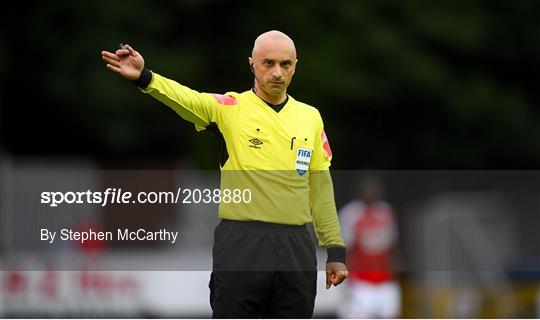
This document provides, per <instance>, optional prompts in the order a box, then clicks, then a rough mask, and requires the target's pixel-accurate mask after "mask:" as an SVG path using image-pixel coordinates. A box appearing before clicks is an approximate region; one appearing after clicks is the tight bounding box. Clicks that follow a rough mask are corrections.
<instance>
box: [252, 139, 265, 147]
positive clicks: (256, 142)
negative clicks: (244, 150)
mask: <svg viewBox="0 0 540 320" xmlns="http://www.w3.org/2000/svg"><path fill="white" fill-rule="evenodd" d="M249 142H250V143H251V144H250V145H249V147H250V148H255V149H260V148H261V147H260V145H261V144H263V143H262V141H261V140H259V139H255V138H254V139H249Z"/></svg>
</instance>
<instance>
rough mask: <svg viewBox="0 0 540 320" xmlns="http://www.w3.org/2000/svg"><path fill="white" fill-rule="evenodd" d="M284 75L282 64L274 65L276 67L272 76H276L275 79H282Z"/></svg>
mask: <svg viewBox="0 0 540 320" xmlns="http://www.w3.org/2000/svg"><path fill="white" fill-rule="evenodd" d="M282 76H283V75H282V73H281V68H280V66H279V65H276V66H274V68H272V78H274V79H275V80H280V79H281V77H282Z"/></svg>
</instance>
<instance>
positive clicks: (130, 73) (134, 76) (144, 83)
mask: <svg viewBox="0 0 540 320" xmlns="http://www.w3.org/2000/svg"><path fill="white" fill-rule="evenodd" d="M101 58H102V59H103V61H105V62H107V69H109V70H111V71H113V72H116V73H118V74H120V75H121V76H122V77H124V78H126V79H129V80H131V81H133V82H134V83H135V84H136V85H137V86H138V87H139V88H140V89H141V90H142V91H143V92H144V93H147V94H149V95H151V96H152V97H154V98H155V99H157V100H159V101H160V102H162V103H163V104H165V105H167V106H168V107H170V108H171V109H173V110H174V111H176V113H178V115H180V116H181V117H182V118H184V119H185V120H187V121H189V122H192V123H194V124H195V125H196V127H197V129H198V130H202V129H204V128H205V127H207V126H208V125H209V124H210V123H212V122H216V123H218V122H219V117H218V112H219V110H218V109H219V105H220V104H223V101H222V100H223V99H222V98H219V97H216V96H214V95H211V94H208V93H200V92H197V91H195V90H192V89H190V88H188V87H186V86H183V85H181V84H179V83H177V82H176V81H173V80H170V79H167V78H165V77H163V76H160V75H159V74H157V73H154V72H152V71H150V70H148V69H147V68H145V67H144V59H143V57H142V55H141V54H140V53H139V52H137V51H135V50H134V49H133V48H132V47H131V46H129V45H124V46H123V47H122V48H121V49H118V50H116V52H114V53H112V52H108V51H102V52H101ZM229 100H230V101H231V102H227V104H235V103H236V100H235V99H234V98H233V97H230V99H229ZM218 125H219V123H218Z"/></svg>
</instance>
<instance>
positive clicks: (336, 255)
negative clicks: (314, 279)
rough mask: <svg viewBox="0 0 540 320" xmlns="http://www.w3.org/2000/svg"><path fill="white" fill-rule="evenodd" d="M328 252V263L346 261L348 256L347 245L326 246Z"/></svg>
mask: <svg viewBox="0 0 540 320" xmlns="http://www.w3.org/2000/svg"><path fill="white" fill-rule="evenodd" d="M326 253H327V254H328V258H327V259H326V263H328V262H341V263H345V260H346V257H347V249H345V247H330V248H326Z"/></svg>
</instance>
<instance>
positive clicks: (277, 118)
mask: <svg viewBox="0 0 540 320" xmlns="http://www.w3.org/2000/svg"><path fill="white" fill-rule="evenodd" d="M101 55H102V59H103V60H104V61H105V62H106V63H107V68H108V69H109V70H111V71H114V72H116V73H119V74H120V75H122V76H123V77H125V78H127V79H129V80H132V81H133V82H134V83H135V84H136V85H137V86H138V87H139V88H140V90H141V91H142V92H144V93H147V94H149V95H151V96H152V97H154V98H155V99H157V100H159V101H161V102H162V103H164V104H165V105H167V106H169V107H170V108H172V109H173V110H174V111H175V112H176V113H178V115H180V116H181V117H182V118H184V119H185V120H187V121H190V122H192V123H194V124H195V127H196V129H197V130H198V131H203V130H209V131H212V132H214V133H215V134H216V135H217V136H218V139H219V141H220V143H221V145H222V152H221V156H220V168H221V188H222V189H223V190H224V189H227V188H228V189H234V188H242V189H246V188H247V189H250V190H251V191H252V199H253V200H252V201H251V202H249V203H228V204H225V203H220V206H219V214H218V215H219V218H221V222H220V224H219V225H218V226H217V227H216V230H215V233H214V247H213V252H212V256H213V268H212V269H213V271H212V275H211V278H210V285H209V286H210V304H211V306H212V310H213V317H214V318H259V317H270V318H310V317H312V315H313V308H314V303H315V295H316V281H317V261H316V256H315V248H314V244H313V243H312V240H311V237H310V235H309V233H308V231H307V228H306V224H307V223H310V222H313V226H314V228H315V233H316V236H317V239H318V242H319V245H321V246H322V247H324V248H326V250H327V253H328V258H327V263H326V288H327V289H329V288H330V287H331V286H332V285H334V286H337V285H339V284H340V283H341V282H342V281H343V280H344V279H345V278H346V277H347V276H348V271H347V268H346V266H345V245H344V242H343V239H342V237H341V233H340V228H339V223H338V219H337V213H336V207H335V203H334V192H333V186H332V179H331V177H330V172H329V167H330V161H331V159H332V151H331V149H330V145H329V142H328V139H327V137H326V134H325V132H324V128H323V122H322V119H321V116H320V114H319V112H318V110H317V109H315V108H314V107H311V106H309V105H307V104H305V103H302V102H299V101H297V100H295V99H294V98H293V97H292V96H290V95H288V94H287V87H288V86H289V84H290V82H291V80H292V76H293V75H294V72H295V69H296V63H297V61H298V60H297V59H296V49H295V46H294V42H293V41H292V40H291V39H290V38H289V37H288V36H287V35H285V34H284V33H282V32H279V31H269V32H266V33H263V34H261V35H260V36H259V37H258V38H257V39H256V40H255V43H254V46H253V51H252V55H251V57H249V65H250V68H251V71H252V73H253V75H254V85H253V88H252V89H251V90H247V91H245V92H242V93H236V92H227V93H226V94H224V95H220V94H209V93H200V92H197V91H194V90H192V89H190V88H188V87H186V86H183V85H181V84H179V83H177V82H175V81H173V80H170V79H167V78H165V77H163V76H161V75H159V74H157V73H155V72H153V71H150V70H148V69H147V68H145V67H144V59H143V57H142V56H141V54H140V53H138V52H137V51H135V50H134V49H133V48H132V47H130V46H129V45H125V46H124V47H122V48H121V49H119V50H117V51H116V52H115V53H111V52H107V51H102V53H101Z"/></svg>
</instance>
